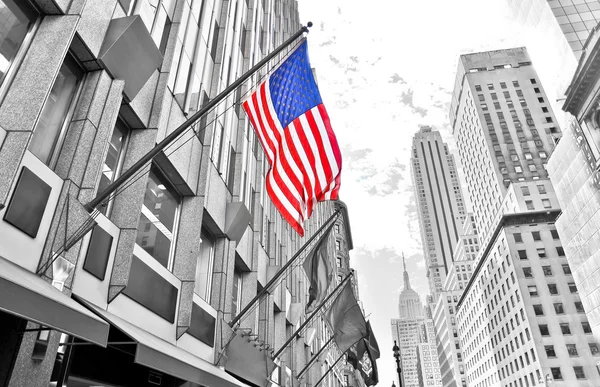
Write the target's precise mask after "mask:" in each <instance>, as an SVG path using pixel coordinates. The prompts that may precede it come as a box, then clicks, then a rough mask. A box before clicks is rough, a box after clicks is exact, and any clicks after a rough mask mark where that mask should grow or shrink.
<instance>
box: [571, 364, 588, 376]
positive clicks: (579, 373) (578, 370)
mask: <svg viewBox="0 0 600 387" xmlns="http://www.w3.org/2000/svg"><path fill="white" fill-rule="evenodd" d="M573 371H575V377H576V378H577V379H585V372H584V371H583V367H582V366H573Z"/></svg>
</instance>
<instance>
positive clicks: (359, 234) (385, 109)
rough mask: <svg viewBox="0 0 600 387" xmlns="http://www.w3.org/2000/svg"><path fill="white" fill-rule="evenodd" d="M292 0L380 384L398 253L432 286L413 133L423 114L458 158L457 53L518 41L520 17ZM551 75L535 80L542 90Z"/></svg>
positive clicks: (467, 6)
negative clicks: (332, 143) (335, 151)
mask: <svg viewBox="0 0 600 387" xmlns="http://www.w3.org/2000/svg"><path fill="white" fill-rule="evenodd" d="M298 5H299V10H300V20H301V22H302V23H303V24H305V23H306V22H308V21H312V22H313V24H314V25H313V27H312V29H311V31H310V33H309V34H308V42H309V55H310V60H311V65H312V67H314V68H315V69H316V74H317V82H318V84H319V89H320V91H321V95H322V98H323V102H324V104H325V106H326V108H327V110H328V112H329V115H330V118H331V124H332V127H333V130H334V132H335V133H336V136H337V139H338V142H339V144H340V148H341V151H342V157H343V170H342V188H341V190H340V199H341V200H343V201H344V202H345V203H346V204H347V205H348V211H349V217H350V224H351V228H352V230H351V231H352V239H353V242H354V250H353V251H351V253H350V256H351V266H352V267H353V268H354V269H355V270H356V271H357V274H358V282H359V297H360V299H361V301H362V303H363V306H364V309H365V313H366V315H367V316H368V318H369V320H370V321H371V324H372V326H373V330H374V332H375V335H376V337H377V340H378V342H379V347H380V349H381V358H380V359H379V360H378V362H377V364H378V368H379V376H380V378H379V379H380V382H379V385H380V386H391V384H392V381H393V380H394V381H396V384H397V379H396V370H395V368H396V365H395V361H394V358H393V356H392V347H393V345H394V343H393V339H392V336H391V327H390V319H392V318H398V306H397V305H398V295H399V293H400V291H401V290H402V287H403V284H402V270H403V268H402V259H401V257H402V253H404V254H405V256H406V261H407V270H408V272H409V274H410V278H411V285H412V287H413V289H415V290H416V291H417V292H418V293H419V294H420V295H421V298H422V299H423V301H424V299H425V295H427V294H428V292H429V290H428V289H429V287H428V284H427V278H426V277H425V262H424V260H423V253H422V248H421V240H420V231H419V224H418V218H417V212H416V201H415V197H414V193H413V186H412V181H411V170H410V148H411V143H412V137H413V135H414V133H415V132H416V131H417V130H418V129H419V126H420V125H430V126H432V127H433V128H434V129H437V130H439V131H440V133H441V135H442V137H443V138H444V140H445V141H447V142H448V145H449V147H450V149H451V151H452V152H453V153H454V154H455V158H456V159H457V162H458V161H459V158H458V155H457V154H456V152H455V149H456V146H455V143H454V141H453V138H452V133H451V129H450V126H449V121H448V108H449V105H450V100H451V96H452V89H453V87H454V81H455V74H456V68H457V64H458V58H459V55H461V54H465V53H470V52H479V51H488V50H496V49H503V48H511V47H520V46H525V45H526V44H525V42H524V41H523V39H524V37H523V36H524V35H523V34H522V32H523V31H522V30H521V28H523V27H522V26H520V25H518V24H517V23H516V22H515V21H513V20H511V13H510V11H509V10H508V9H507V6H506V4H505V0H453V1H448V0H370V1H368V2H365V1H356V0H344V1H341V0H299V1H298ZM534 66H536V69H537V70H538V72H540V70H542V68H543V65H542V64H539V63H538V64H537V65H536V63H534ZM542 80H543V77H542ZM551 86H552V85H546V84H545V85H544V87H545V88H546V92H548V91H549V90H548V89H549V87H551ZM549 94H550V93H549ZM555 113H557V112H556V111H555ZM463 191H464V194H465V196H467V190H466V189H463Z"/></svg>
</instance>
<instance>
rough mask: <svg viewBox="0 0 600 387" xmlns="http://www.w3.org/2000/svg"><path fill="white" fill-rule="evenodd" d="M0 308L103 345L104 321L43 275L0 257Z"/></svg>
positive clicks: (105, 333) (105, 335) (104, 340)
mask: <svg viewBox="0 0 600 387" xmlns="http://www.w3.org/2000/svg"><path fill="white" fill-rule="evenodd" d="M0 310H2V311H5V312H7V313H9V314H12V315H15V316H19V317H22V318H24V319H26V320H30V321H33V322H36V323H38V324H42V325H45V326H47V327H50V328H53V329H56V330H57V331H61V332H64V333H67V334H69V335H72V336H75V337H78V338H80V339H82V340H86V341H89V342H91V343H94V344H98V345H100V346H103V347H106V342H107V340H108V329H109V325H108V324H107V323H106V322H104V321H103V320H102V319H100V318H98V317H96V316H95V315H94V314H93V313H92V312H90V311H89V310H87V309H86V308H85V307H83V306H82V305H80V304H79V303H77V302H76V301H75V300H73V299H71V298H70V297H69V296H67V295H66V294H63V293H61V292H60V291H59V290H58V289H56V288H54V287H53V286H52V285H50V284H49V283H48V282H46V281H44V279H43V278H41V277H38V276H37V275H35V274H34V273H32V272H30V271H28V270H26V269H24V268H22V267H21V266H18V265H16V264H14V263H12V262H10V261H9V260H7V259H5V258H2V257H0Z"/></svg>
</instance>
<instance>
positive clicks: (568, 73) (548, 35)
mask: <svg viewBox="0 0 600 387" xmlns="http://www.w3.org/2000/svg"><path fill="white" fill-rule="evenodd" d="M504 1H505V2H506V4H507V5H508V7H509V8H510V11H511V12H512V15H513V20H515V21H516V22H517V24H518V25H519V27H520V30H519V35H520V38H521V40H522V43H520V44H524V45H525V46H527V49H528V50H529V54H530V55H531V58H532V60H533V62H535V63H544V66H540V67H539V68H538V71H539V75H540V78H541V80H542V83H544V85H545V86H546V92H547V93H548V96H549V97H550V104H552V108H553V109H554V112H555V113H556V114H557V115H560V114H561V111H560V106H561V104H562V102H561V101H563V100H564V94H565V92H566V90H567V87H568V86H569V82H570V81H571V77H572V76H573V72H575V69H576V67H577V59H578V58H579V57H580V56H581V48H582V45H583V43H585V41H586V39H587V36H588V35H589V31H591V29H592V28H594V27H595V26H596V24H597V23H598V21H600V1H598V0H576V1H564V0H504ZM558 118H559V120H561V121H560V122H561V124H563V120H562V117H558Z"/></svg>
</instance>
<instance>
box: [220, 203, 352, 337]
mask: <svg viewBox="0 0 600 387" xmlns="http://www.w3.org/2000/svg"><path fill="white" fill-rule="evenodd" d="M339 213H340V211H339V210H335V211H334V212H333V214H331V216H330V217H329V219H327V221H325V223H323V225H322V226H321V228H319V229H318V230H317V232H315V233H314V234H313V236H311V237H310V239H309V240H307V241H306V243H304V244H303V245H302V246H301V247H300V249H298V251H296V253H295V254H294V256H293V257H292V258H290V259H289V260H288V261H287V262H286V264H285V265H283V267H282V268H281V269H279V271H278V272H277V273H275V275H274V276H273V278H271V280H270V281H269V282H267V284H266V285H265V286H264V287H263V288H262V290H261V291H260V292H258V294H257V295H256V296H255V297H254V298H253V299H252V300H251V301H250V302H249V303H248V304H247V305H246V306H245V307H244V309H242V310H241V312H240V313H238V314H237V315H236V316H235V317H234V318H233V319H232V320H231V321H230V322H229V326H230V327H233V326H234V325H235V324H236V323H237V322H238V321H240V319H241V318H242V317H243V316H244V314H246V313H247V312H248V311H249V310H250V308H252V306H253V305H254V303H256V301H258V300H259V299H260V298H261V297H262V296H264V295H265V294H266V293H267V292H268V291H269V290H270V287H271V286H273V285H274V284H275V283H276V282H277V280H278V279H279V277H281V275H282V274H283V273H285V271H286V270H287V268H288V267H290V266H291V265H292V264H293V263H294V262H295V261H296V260H297V259H298V257H300V254H301V253H302V252H303V251H304V250H305V249H306V247H307V246H308V245H309V244H310V243H311V242H312V241H313V239H315V238H316V237H317V235H319V234H320V233H321V231H322V230H323V229H324V228H325V226H327V225H328V224H329V222H331V225H330V226H329V228H331V227H333V224H334V222H335V220H336V218H337V216H338V215H339Z"/></svg>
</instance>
